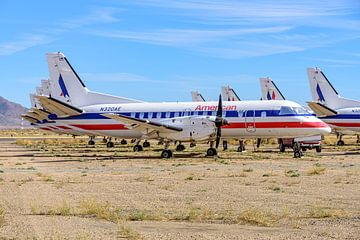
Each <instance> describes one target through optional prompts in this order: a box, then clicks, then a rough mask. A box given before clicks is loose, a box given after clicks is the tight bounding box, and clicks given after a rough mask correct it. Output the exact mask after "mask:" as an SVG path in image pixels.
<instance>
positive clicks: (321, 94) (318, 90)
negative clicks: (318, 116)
mask: <svg viewBox="0 0 360 240" xmlns="http://www.w3.org/2000/svg"><path fill="white" fill-rule="evenodd" d="M316 93H317V95H318V96H319V98H318V101H320V102H325V98H324V95H323V93H322V92H321V89H320V86H319V84H316Z"/></svg>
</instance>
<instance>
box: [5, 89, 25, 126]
mask: <svg viewBox="0 0 360 240" xmlns="http://www.w3.org/2000/svg"><path fill="white" fill-rule="evenodd" d="M27 111H28V109H27V108H25V107H23V106H21V105H20V104H17V103H14V102H10V101H9V100H7V99H5V98H3V97H1V96H0V128H13V127H21V126H22V122H23V124H24V125H26V126H28V125H29V124H28V122H26V121H25V120H24V121H22V120H21V114H24V113H26V112H27Z"/></svg>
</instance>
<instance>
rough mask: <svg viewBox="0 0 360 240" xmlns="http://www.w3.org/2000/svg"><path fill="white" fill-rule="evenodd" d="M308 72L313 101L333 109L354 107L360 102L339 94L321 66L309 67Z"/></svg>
mask: <svg viewBox="0 0 360 240" xmlns="http://www.w3.org/2000/svg"><path fill="white" fill-rule="evenodd" d="M307 74H308V79H309V84H310V90H311V95H312V99H313V101H315V102H319V103H321V104H323V105H325V106H327V107H330V108H333V109H338V108H347V107H354V106H358V105H359V104H360V102H359V101H356V100H351V99H346V98H343V97H341V96H339V94H338V92H337V91H336V89H335V88H334V87H333V85H332V84H331V83H330V81H329V80H328V79H327V77H326V76H325V74H324V73H323V71H321V69H320V68H308V69H307Z"/></svg>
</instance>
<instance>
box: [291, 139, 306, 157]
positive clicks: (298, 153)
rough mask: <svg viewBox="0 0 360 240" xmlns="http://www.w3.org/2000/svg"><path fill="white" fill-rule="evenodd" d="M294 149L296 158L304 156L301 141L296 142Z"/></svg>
mask: <svg viewBox="0 0 360 240" xmlns="http://www.w3.org/2000/svg"><path fill="white" fill-rule="evenodd" d="M293 150H294V158H301V157H302V156H304V154H303V152H302V151H301V147H300V143H298V142H294V145H293Z"/></svg>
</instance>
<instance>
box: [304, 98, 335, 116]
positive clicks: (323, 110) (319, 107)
mask: <svg viewBox="0 0 360 240" xmlns="http://www.w3.org/2000/svg"><path fill="white" fill-rule="evenodd" d="M308 106H309V107H310V108H311V110H313V111H314V113H315V114H316V115H317V116H318V117H328V116H335V115H336V114H337V112H336V111H335V110H333V109H331V108H329V107H327V106H325V105H323V104H321V103H318V102H308Z"/></svg>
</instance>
